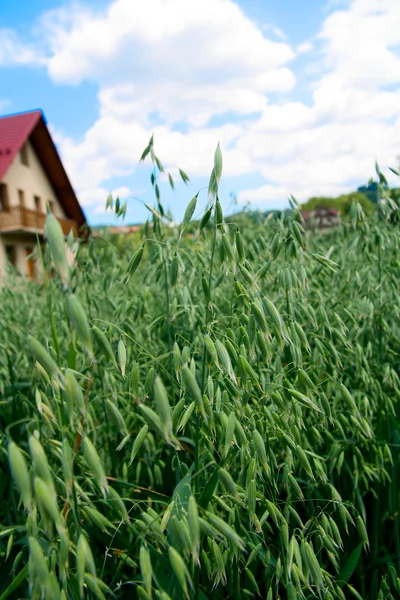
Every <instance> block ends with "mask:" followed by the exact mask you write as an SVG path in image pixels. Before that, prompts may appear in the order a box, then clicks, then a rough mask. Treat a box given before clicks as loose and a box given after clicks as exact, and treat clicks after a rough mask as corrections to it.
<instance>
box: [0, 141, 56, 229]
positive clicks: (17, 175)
mask: <svg viewBox="0 0 400 600" xmlns="http://www.w3.org/2000/svg"><path fill="white" fill-rule="evenodd" d="M26 152H27V159H28V161H27V162H28V165H24V164H22V161H21V155H20V154H17V156H16V157H15V158H14V160H13V162H12V163H11V165H10V166H9V168H8V170H7V172H6V174H5V175H4V177H3V179H2V183H5V184H6V186H7V192H8V202H9V205H10V207H11V206H19V205H20V199H19V193H18V190H21V191H22V192H23V194H24V202H25V208H29V209H31V210H36V206H35V196H37V197H38V198H40V212H42V213H45V212H46V204H47V202H48V201H49V200H50V201H51V202H52V203H53V210H54V214H55V215H56V216H57V217H59V218H65V216H66V215H65V212H64V209H63V208H62V206H61V204H60V203H59V201H58V200H57V198H56V195H55V193H54V190H53V188H52V186H51V184H50V182H49V180H48V179H47V176H46V173H45V171H44V169H43V167H42V165H41V163H40V160H39V158H38V156H37V154H36V152H35V150H34V149H33V146H32V145H31V144H30V142H29V141H28V142H27V143H26Z"/></svg>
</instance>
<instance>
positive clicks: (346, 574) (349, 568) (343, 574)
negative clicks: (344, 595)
mask: <svg viewBox="0 0 400 600" xmlns="http://www.w3.org/2000/svg"><path fill="white" fill-rule="evenodd" d="M362 547H363V545H362V544H359V545H358V546H357V547H356V548H355V549H354V550H353V552H352V553H351V554H350V556H349V558H348V560H347V561H346V564H345V565H344V566H343V568H342V570H341V571H340V573H339V575H338V578H337V581H338V584H339V586H340V587H341V588H342V587H343V586H344V584H345V583H347V582H348V581H349V579H350V577H351V576H352V574H353V572H354V570H355V568H356V567H357V565H358V561H359V560H360V556H361V551H362Z"/></svg>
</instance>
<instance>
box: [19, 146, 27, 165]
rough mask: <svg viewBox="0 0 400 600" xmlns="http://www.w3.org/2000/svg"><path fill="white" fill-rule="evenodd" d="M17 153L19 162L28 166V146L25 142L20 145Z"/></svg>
mask: <svg viewBox="0 0 400 600" xmlns="http://www.w3.org/2000/svg"><path fill="white" fill-rule="evenodd" d="M19 155H20V158H21V163H22V164H23V165H25V166H26V167H29V163H28V147H27V145H26V144H24V145H23V146H22V148H21V151H20V153H19Z"/></svg>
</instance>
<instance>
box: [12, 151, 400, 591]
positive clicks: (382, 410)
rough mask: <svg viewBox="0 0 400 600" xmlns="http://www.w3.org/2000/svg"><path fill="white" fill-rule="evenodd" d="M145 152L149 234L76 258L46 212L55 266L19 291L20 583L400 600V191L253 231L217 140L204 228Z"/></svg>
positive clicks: (15, 357)
mask: <svg viewBox="0 0 400 600" xmlns="http://www.w3.org/2000/svg"><path fill="white" fill-rule="evenodd" d="M146 150H147V153H144V156H143V159H146V157H150V158H151V160H152V162H153V165H154V171H153V174H152V185H153V187H154V189H155V194H156V205H155V207H154V208H152V207H151V219H152V225H153V226H152V227H147V228H145V230H144V233H143V238H142V240H140V242H138V241H137V240H135V241H134V243H130V241H129V239H127V240H126V241H125V242H124V243H122V242H121V240H118V243H116V242H115V240H113V238H112V237H107V236H105V237H104V238H98V239H96V240H95V241H93V242H91V243H89V244H88V245H87V246H79V244H77V242H76V241H74V240H71V239H70V240H69V246H70V250H71V252H70V253H72V254H75V261H74V263H73V264H72V265H71V264H69V265H68V264H67V263H66V261H65V257H64V255H63V252H64V242H63V239H62V235H61V234H60V231H59V230H57V226H56V224H55V223H54V222H51V220H50V221H49V219H48V221H47V225H46V229H47V237H48V242H49V243H48V246H47V247H46V250H45V252H44V256H43V261H44V272H45V273H47V274H50V272H51V269H52V266H51V261H53V262H54V265H55V269H56V274H55V276H53V277H49V276H46V277H45V279H44V281H43V283H41V284H39V285H37V284H36V283H29V282H27V283H26V285H25V286H24V285H20V286H18V287H14V286H13V285H10V286H5V287H3V288H2V290H1V292H0V320H1V323H2V334H1V340H0V391H1V400H0V402H1V404H0V407H1V408H0V421H1V434H0V468H1V472H2V475H1V478H0V499H1V504H0V523H1V525H0V556H1V557H2V559H1V561H0V573H1V578H0V599H1V600H5V598H21V597H32V598H48V599H50V598H51V599H53V598H60V599H61V598H62V599H66V598H68V599H74V600H75V599H76V600H77V599H79V598H83V597H87V598H125V597H126V598H128V597H129V598H140V599H148V598H160V599H167V598H173V599H174V600H175V599H177V600H179V599H180V598H182V599H183V598H190V599H196V600H198V599H200V600H204V599H205V598H215V599H219V598H221V599H222V598H235V599H245V598H253V597H258V596H260V597H262V598H267V599H268V600H270V599H278V598H281V599H284V598H288V599H292V598H306V599H309V598H314V597H319V598H327V599H329V598H339V599H341V598H353V597H355V598H363V599H365V600H370V599H371V600H372V599H373V600H375V599H377V598H381V599H386V598H396V597H398V596H399V593H400V587H399V579H398V577H399V576H400V537H399V486H398V477H399V475H398V464H399V448H400V427H399V421H398V416H397V415H398V404H399V393H400V391H399V390H400V386H399V372H398V371H399V348H400V343H399V342H400V340H399V337H400V335H399V334H400V329H399V313H398V306H399V292H398V289H399V285H398V271H399V260H398V256H399V242H400V235H399V230H398V227H396V226H394V225H392V222H391V221H392V218H391V216H390V215H389V214H388V212H387V211H388V208H392V209H396V207H395V206H393V205H387V204H386V205H385V204H384V203H381V205H380V207H379V210H378V212H377V214H376V215H375V216H374V217H373V218H370V219H367V218H366V217H365V215H364V214H363V212H362V209H361V208H360V207H359V206H358V205H356V204H354V205H353V207H352V209H351V211H350V216H349V220H346V221H344V222H343V223H342V225H341V226H340V227H339V228H337V229H335V230H332V231H331V232H328V233H326V234H324V235H318V234H315V235H310V234H306V233H305V232H304V230H303V228H302V224H301V217H300V214H299V211H298V209H297V206H296V204H295V202H294V201H293V203H292V204H293V211H292V212H291V213H285V214H282V216H281V218H279V219H273V220H269V221H268V220H267V221H266V222H265V223H261V224H257V223H254V222H252V221H249V223H248V225H247V226H246V227H244V228H242V229H241V230H240V231H239V229H238V227H237V225H236V224H235V223H234V222H229V223H225V220H224V217H223V214H222V209H221V205H220V204H219V202H218V183H219V179H220V177H221V172H222V155H221V154H220V151H219V149H217V151H216V156H215V165H214V170H213V173H212V176H211V178H210V189H209V200H210V207H212V210H211V211H209V212H208V213H206V217H205V218H204V219H202V220H201V221H200V222H199V227H198V229H197V231H196V234H195V236H194V237H190V238H189V237H187V236H186V235H185V226H189V224H190V223H191V219H192V216H193V215H194V216H196V199H193V200H192V201H191V203H190V204H189V207H188V210H187V211H186V214H185V218H184V221H183V225H182V227H181V228H180V229H175V230H171V229H170V228H168V227H166V226H165V225H164V222H163V221H164V218H163V214H164V209H163V206H162V203H161V198H160V188H159V183H158V176H159V173H160V172H162V170H163V167H162V164H161V162H160V161H159V159H157V157H156V156H155V154H154V148H153V145H152V143H150V144H149V146H148V148H147V149H146ZM184 175H185V174H184ZM186 177H187V176H186ZM182 178H183V179H184V177H183V176H182ZM160 185H161V184H160ZM384 193H385V190H384V188H383V187H382V197H384ZM109 202H110V200H109ZM118 211H119V212H121V211H123V207H121V206H118ZM207 219H208V223H205V221H207ZM67 262H68V261H67Z"/></svg>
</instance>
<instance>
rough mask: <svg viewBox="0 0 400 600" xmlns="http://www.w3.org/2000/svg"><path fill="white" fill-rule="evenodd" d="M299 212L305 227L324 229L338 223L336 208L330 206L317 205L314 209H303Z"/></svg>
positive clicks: (338, 215) (338, 217)
mask: <svg viewBox="0 0 400 600" xmlns="http://www.w3.org/2000/svg"><path fill="white" fill-rule="evenodd" d="M301 214H302V217H303V219H304V224H305V226H306V228H307V229H314V230H315V229H319V230H321V231H324V230H326V229H330V228H331V227H336V226H337V225H339V223H340V214H339V211H338V209H337V208H333V207H330V206H318V207H317V208H315V209H314V210H304V211H303V212H302V213H301Z"/></svg>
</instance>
